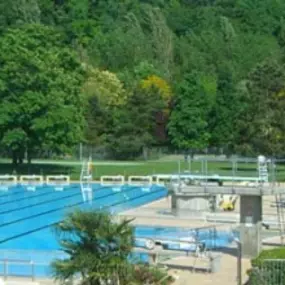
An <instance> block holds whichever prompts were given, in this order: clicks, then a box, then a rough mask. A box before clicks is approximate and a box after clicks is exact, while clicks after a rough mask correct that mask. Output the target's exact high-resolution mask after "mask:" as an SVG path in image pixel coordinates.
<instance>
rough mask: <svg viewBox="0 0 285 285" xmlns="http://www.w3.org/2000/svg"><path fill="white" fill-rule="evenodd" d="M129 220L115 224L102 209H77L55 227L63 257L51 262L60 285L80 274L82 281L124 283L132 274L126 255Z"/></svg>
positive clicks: (94, 284) (129, 242) (129, 247)
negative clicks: (63, 253)
mask: <svg viewBox="0 0 285 285" xmlns="http://www.w3.org/2000/svg"><path fill="white" fill-rule="evenodd" d="M130 222H131V220H122V221H120V222H116V223H114V222H113V220H112V216H111V215H109V214H108V213H104V212H96V211H81V210H76V211H75V212H72V213H70V214H68V215H67V217H66V219H64V220H63V221H62V222H61V223H58V224H57V225H56V226H55V233H56V235H57V237H58V238H59V243H60V245H61V249H62V250H63V251H64V252H65V253H66V256H67V257H66V258H65V259H63V260H60V259H57V260H55V261H54V262H53V263H52V269H53V275H54V277H55V279H56V280H57V281H60V282H61V284H68V283H67V282H68V280H71V279H73V277H75V276H78V275H79V276H80V277H81V278H80V279H81V284H84V285H102V284H127V282H126V281H125V280H127V279H128V278H129V275H130V274H131V271H132V270H131V265H130V263H129V262H128V256H129V254H130V253H131V250H132V247H133V230H132V227H131V226H130Z"/></svg>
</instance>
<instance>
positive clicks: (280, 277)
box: [248, 247, 285, 285]
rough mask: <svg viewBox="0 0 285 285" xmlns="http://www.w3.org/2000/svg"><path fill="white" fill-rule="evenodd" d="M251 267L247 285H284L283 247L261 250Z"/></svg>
mask: <svg viewBox="0 0 285 285" xmlns="http://www.w3.org/2000/svg"><path fill="white" fill-rule="evenodd" d="M283 260H284V261H283ZM251 265H252V269H250V270H249V271H248V275H249V282H248V284H249V285H265V284H266V285H267V284H268V285H283V284H284V285H285V247H281V248H274V249H270V250H263V251H262V252H261V253H260V254H259V256H258V257H257V258H254V259H252V260H251Z"/></svg>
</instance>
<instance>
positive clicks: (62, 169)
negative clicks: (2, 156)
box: [0, 163, 75, 175]
mask: <svg viewBox="0 0 285 285" xmlns="http://www.w3.org/2000/svg"><path fill="white" fill-rule="evenodd" d="M74 172H75V169H74V167H72V166H66V165H53V164H33V163H32V164H30V165H28V164H22V165H19V166H17V167H16V168H15V166H14V165H13V164H12V163H0V174H1V175H4V174H10V175H11V174H15V175H32V174H35V175H60V174H64V175H72V174H73V173H74Z"/></svg>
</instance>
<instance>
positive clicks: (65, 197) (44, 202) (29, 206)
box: [0, 186, 107, 226]
mask: <svg viewBox="0 0 285 285" xmlns="http://www.w3.org/2000/svg"><path fill="white" fill-rule="evenodd" d="M106 187H107V186H104V187H98V188H95V189H93V191H96V190H97V189H98V190H100V189H104V188H106ZM75 190H79V191H81V190H80V186H79V188H78V189H72V190H70V191H75ZM66 192H67V191H66ZM55 193H63V192H60V191H53V192H51V193H48V194H47V193H46V192H45V194H46V195H44V196H50V195H52V194H55ZM77 195H78V196H79V195H82V193H81V192H79V193H75V194H72V195H68V196H62V197H61V196H60V197H59V198H61V199H60V200H64V199H67V198H70V197H74V196H77ZM39 196H42V195H37V196H32V197H25V199H26V198H37V197H39ZM57 198H58V197H57ZM57 198H53V199H50V200H45V201H42V202H40V203H35V204H29V205H27V206H23V207H21V208H14V209H11V210H6V211H2V212H0V215H1V214H7V213H11V212H15V211H19V210H23V209H27V208H33V207H36V206H38V205H43V204H48V203H49V202H53V201H56V200H58V199H57ZM16 201H19V200H14V201H11V203H13V202H16ZM21 201H22V200H21ZM0 205H1V204H0ZM0 226H1V224H0Z"/></svg>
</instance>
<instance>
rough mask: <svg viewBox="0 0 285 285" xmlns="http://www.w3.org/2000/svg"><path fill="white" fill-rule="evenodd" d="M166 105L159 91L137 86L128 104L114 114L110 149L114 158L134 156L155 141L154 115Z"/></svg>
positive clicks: (109, 139) (109, 136) (109, 137)
mask: <svg viewBox="0 0 285 285" xmlns="http://www.w3.org/2000/svg"><path fill="white" fill-rule="evenodd" d="M165 107H166V105H165V101H163V98H162V97H161V96H160V94H159V92H156V90H152V89H148V90H144V89H142V88H141V87H140V86H137V88H136V89H135V90H134V91H133V94H131V95H130V97H129V98H128V101H127V104H126V105H125V106H122V108H119V109H117V110H116V112H114V113H113V122H112V125H111V131H110V133H109V134H108V149H109V150H110V152H111V153H112V154H113V155H114V157H116V158H119V159H130V158H132V159H133V158H135V157H138V156H140V155H141V154H142V153H143V151H146V149H147V148H148V147H150V146H151V145H152V144H155V142H156V141H157V140H156V138H155V127H156V120H155V115H156V114H157V113H158V112H160V111H162V110H163V109H165ZM145 158H146V153H145Z"/></svg>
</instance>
